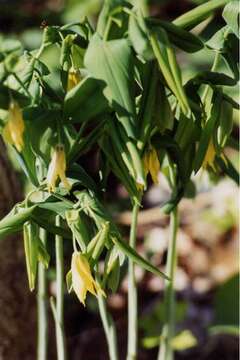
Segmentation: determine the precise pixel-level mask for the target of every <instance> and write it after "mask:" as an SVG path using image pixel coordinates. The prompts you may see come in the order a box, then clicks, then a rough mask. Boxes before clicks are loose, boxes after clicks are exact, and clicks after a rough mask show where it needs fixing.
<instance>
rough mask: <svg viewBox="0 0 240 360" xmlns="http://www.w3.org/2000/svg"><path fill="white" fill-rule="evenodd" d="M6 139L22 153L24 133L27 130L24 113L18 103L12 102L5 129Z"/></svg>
mask: <svg viewBox="0 0 240 360" xmlns="http://www.w3.org/2000/svg"><path fill="white" fill-rule="evenodd" d="M4 129H5V130H4V134H3V136H4V138H5V139H6V141H7V142H9V143H10V144H13V145H15V146H16V148H17V150H18V151H19V152H20V151H22V149H23V147H24V141H23V133H24V129H25V125H24V121H23V117H22V111H21V109H20V107H19V105H18V104H17V103H16V102H11V103H10V106H9V113H8V122H7V124H6V125H5V128H4Z"/></svg>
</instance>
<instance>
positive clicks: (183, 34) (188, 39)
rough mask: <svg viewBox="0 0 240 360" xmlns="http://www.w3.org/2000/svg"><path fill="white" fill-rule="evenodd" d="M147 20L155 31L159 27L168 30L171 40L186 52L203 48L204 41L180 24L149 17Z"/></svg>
mask: <svg viewBox="0 0 240 360" xmlns="http://www.w3.org/2000/svg"><path fill="white" fill-rule="evenodd" d="M147 22H148V23H149V25H151V27H152V29H153V30H155V31H156V30H157V29H158V28H163V29H164V30H165V31H166V32H167V34H168V37H169V40H170V42H171V43H172V44H174V45H175V46H177V47H179V48H180V49H182V50H184V51H186V52H189V53H194V52H196V51H199V50H201V49H202V48H203V43H202V41H201V40H200V38H199V37H197V36H196V35H193V34H191V33H190V32H188V31H186V30H183V29H182V28H181V27H180V26H176V25H174V24H173V23H170V22H168V21H163V20H159V19H154V18H149V19H147Z"/></svg>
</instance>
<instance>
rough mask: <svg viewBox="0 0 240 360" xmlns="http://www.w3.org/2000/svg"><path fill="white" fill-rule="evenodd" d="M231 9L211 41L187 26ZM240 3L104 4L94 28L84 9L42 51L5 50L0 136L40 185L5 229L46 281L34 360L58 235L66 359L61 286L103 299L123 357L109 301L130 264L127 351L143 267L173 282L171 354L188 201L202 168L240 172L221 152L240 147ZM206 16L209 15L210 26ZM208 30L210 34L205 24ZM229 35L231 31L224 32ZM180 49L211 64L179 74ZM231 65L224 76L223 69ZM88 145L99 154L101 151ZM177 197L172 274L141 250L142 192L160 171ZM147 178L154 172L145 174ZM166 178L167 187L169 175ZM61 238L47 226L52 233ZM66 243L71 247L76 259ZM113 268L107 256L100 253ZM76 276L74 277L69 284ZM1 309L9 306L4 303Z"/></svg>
mask: <svg viewBox="0 0 240 360" xmlns="http://www.w3.org/2000/svg"><path fill="white" fill-rule="evenodd" d="M219 9H221V11H222V14H223V19H224V21H225V24H224V27H223V28H222V29H220V30H219V31H218V32H217V33H216V34H214V35H213V36H212V37H211V38H210V39H209V38H208V39H206V38H205V35H204V32H202V29H203V27H204V26H206V25H203V26H202V27H199V28H197V30H196V31H194V32H192V31H191V30H192V29H193V28H194V27H196V25H198V24H200V23H202V21H203V20H205V19H208V18H210V17H212V16H214V13H215V10H219ZM236 11H238V10H237V1H229V0H210V1H208V2H204V3H203V4H202V5H200V6H198V7H196V8H194V9H192V10H191V11H189V12H186V13H185V14H183V15H181V16H180V17H179V18H177V19H175V20H173V21H164V20H162V19H159V18H156V17H151V16H150V13H149V11H148V7H147V6H146V3H145V2H144V1H127V0H125V1H121V0H119V1H115V0H106V1H104V2H103V6H102V10H101V12H100V14H99V17H98V20H97V22H96V24H95V25H94V26H93V25H92V24H91V23H90V22H89V21H88V19H86V18H85V19H84V20H82V21H79V22H76V23H72V24H66V25H64V26H58V25H56V26H46V27H45V28H44V30H43V37H42V43H41V46H40V48H39V49H36V50H34V51H31V52H24V51H23V50H24V49H23V48H22V45H21V43H20V42H18V41H17V40H16V41H14V42H11V46H8V40H7V39H6V40H3V41H2V43H1V47H0V55H1V57H0V65H1V75H0V93H1V96H0V109H1V110H2V111H1V119H0V126H1V134H2V136H3V139H4V141H5V143H6V145H7V146H9V147H11V149H12V151H13V154H14V155H15V157H16V159H17V161H18V162H19V164H20V166H21V167H22V169H23V171H24V173H25V175H26V176H27V178H28V181H29V182H30V183H31V184H32V191H31V192H30V193H29V194H27V196H26V199H25V200H24V201H23V202H21V203H19V204H16V206H15V207H14V208H13V209H12V211H11V212H10V213H9V214H8V215H6V216H5V217H4V218H3V219H2V220H1V221H0V238H4V237H6V236H7V235H9V234H11V233H16V232H19V231H22V230H23V233H24V249H25V255H26V265H27V274H28V279H29V287H30V290H32V291H34V289H35V286H36V284H37V289H38V301H37V306H38V347H37V359H38V360H46V359H48V358H49V357H48V353H47V338H48V337H47V330H48V312H47V303H48V300H49V299H48V293H47V281H48V280H47V276H46V274H47V271H48V270H47V268H48V264H49V261H50V256H49V253H48V246H47V244H48V242H49V241H51V239H53V238H55V252H56V257H55V258H56V297H55V298H53V297H51V299H50V303H51V308H52V312H53V316H54V320H55V326H56V346H57V354H58V359H61V360H64V359H66V358H67V349H66V345H65V343H66V341H65V337H66V335H67V334H65V331H64V291H65V287H66V288H67V289H68V291H69V292H71V291H72V290H73V291H74V293H75V295H76V296H77V297H78V299H79V301H80V303H82V304H83V305H86V306H87V299H88V297H89V296H91V295H94V296H95V297H96V299H97V302H98V305H99V312H100V316H101V318H102V322H103V327H104V331H105V334H106V339H107V344H108V349H109V357H110V358H111V359H112V360H116V359H118V348H117V334H116V329H115V325H114V321H113V319H112V318H111V315H110V313H109V312H108V309H107V297H108V294H109V292H115V291H117V288H118V286H119V281H120V280H119V279H121V277H120V276H119V273H120V272H121V270H122V266H123V265H124V263H125V262H127V263H128V334H127V336H128V346H127V355H126V357H127V359H128V360H133V359H136V358H137V356H138V306H137V305H138V294H137V284H136V278H135V264H138V265H139V266H140V267H142V268H143V269H145V270H146V271H150V272H152V273H153V274H154V275H155V276H160V277H163V278H164V279H165V293H164V300H163V301H164V306H165V323H164V326H163V328H162V332H161V334H160V333H159V339H160V340H159V343H160V344H159V345H160V346H159V355H158V358H159V359H161V360H172V359H173V358H174V353H173V348H172V345H171V344H172V339H173V337H174V336H175V333H176V329H175V320H174V314H175V310H174V277H175V269H176V263H177V251H176V242H177V228H178V222H179V221H178V212H177V208H178V204H179V202H180V201H181V199H182V198H183V197H184V196H189V193H188V189H189V187H193V186H194V184H193V182H192V178H193V176H194V175H195V174H196V173H197V172H199V171H203V170H204V171H208V172H209V173H210V174H212V173H214V175H215V178H216V177H217V176H218V175H219V174H226V175H228V176H230V177H231V178H232V179H233V180H234V181H236V182H238V174H237V172H236V170H235V168H234V166H233V165H232V163H231V161H230V159H229V158H228V157H227V155H226V154H225V152H224V149H225V147H226V146H233V147H234V139H233V138H232V135H231V133H232V127H233V121H232V119H233V111H235V109H237V108H238V104H237V103H236V102H235V100H234V99H233V98H231V97H230V96H229V95H228V93H227V89H229V86H235V85H236V83H237V81H238V70H237V65H236V63H237V62H236V59H235V57H234V56H235V51H234V49H235V48H236V46H237V45H236V43H237V36H238V28H237V20H236V21H235V20H234V19H236V18H235V17H233V16H232V14H233V13H234V12H236ZM204 24H205V23H204ZM200 28H201V30H199V29H200ZM220 32H221V36H220ZM49 47H54V48H56V49H57V52H58V55H59V56H58V59H59V63H58V64H57V68H56V72H55V76H58V80H59V82H58V83H59V85H58V86H56V83H55V80H53V79H54V78H53V77H52V76H51V70H50V68H49V65H48V62H47V61H46V60H44V57H43V54H44V51H45V49H47V48H49ZM176 51H181V52H185V53H188V54H189V57H190V58H191V54H192V53H197V52H201V51H207V52H208V54H210V55H209V56H210V57H211V56H212V58H213V65H212V68H209V69H205V70H204V71H197V70H196V71H195V73H193V74H192V75H191V76H190V77H189V78H188V80H187V81H185V80H183V76H182V71H181V67H180V65H179V63H178V61H177V57H176ZM220 65H221V72H220V71H219V66H220ZM94 149H95V150H96V149H97V152H98V155H99V158H100V159H101V161H99V163H98V170H99V174H101V176H100V177H99V179H95V180H94V179H93V178H92V177H91V176H90V174H88V173H87V171H86V170H85V169H84V168H83V167H82V166H81V158H82V157H83V156H85V155H86V154H88V153H89V152H90V151H93V150H94ZM91 154H92V152H91ZM160 171H161V173H162V174H163V175H164V176H165V177H166V178H167V180H168V183H169V185H170V188H171V197H170V198H169V200H168V201H167V202H166V203H165V204H163V206H162V211H163V212H165V213H166V214H169V215H170V239H169V246H168V255H167V266H166V271H165V273H162V272H161V271H160V270H159V269H158V268H157V267H155V266H153V265H152V264H151V262H149V261H147V260H146V259H145V258H144V257H142V256H141V255H140V254H139V253H138V252H137V250H136V237H137V219H138V213H139V211H140V209H141V207H142V198H143V196H144V193H145V191H146V190H147V189H148V186H149V184H150V182H151V180H152V181H153V182H154V183H155V184H158V179H159V176H158V175H159V172H160ZM110 173H113V174H114V176H115V177H116V178H117V179H118V181H119V183H120V184H121V185H122V186H124V187H125V189H126V191H127V192H128V194H129V198H130V200H131V205H132V225H131V230H130V236H129V243H127V242H126V241H124V240H123V239H122V236H121V232H120V229H119V228H118V227H117V225H116V224H115V223H114V221H113V219H112V216H111V214H109V212H108V204H107V203H106V202H105V201H104V196H103V194H104V192H105V191H107V190H108V187H109V185H108V182H107V178H108V176H109V174H110ZM148 174H150V175H151V177H150V176H148ZM160 185H161V184H160ZM50 235H51V236H50ZM66 242H71V244H72V261H71V268H70V269H66V268H65V264H64V261H63V259H64V251H65V244H66ZM100 257H101V261H103V262H104V269H102V267H100V266H99V259H100ZM65 277H66V281H65ZM3 311H4V309H3Z"/></svg>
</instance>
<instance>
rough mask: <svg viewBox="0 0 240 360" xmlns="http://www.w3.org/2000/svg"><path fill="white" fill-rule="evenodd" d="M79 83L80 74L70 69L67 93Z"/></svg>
mask: <svg viewBox="0 0 240 360" xmlns="http://www.w3.org/2000/svg"><path fill="white" fill-rule="evenodd" d="M80 81H81V76H80V72H79V71H78V70H75V69H73V68H71V69H70V70H69V72H68V82H67V91H70V90H71V89H73V88H74V87H75V86H76V85H77V84H78V83H79V82H80Z"/></svg>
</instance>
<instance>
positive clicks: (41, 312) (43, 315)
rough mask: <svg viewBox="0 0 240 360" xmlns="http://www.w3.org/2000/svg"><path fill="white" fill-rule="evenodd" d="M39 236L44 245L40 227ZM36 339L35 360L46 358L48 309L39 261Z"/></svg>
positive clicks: (43, 233)
mask: <svg viewBox="0 0 240 360" xmlns="http://www.w3.org/2000/svg"><path fill="white" fill-rule="evenodd" d="M39 237H40V239H41V241H42V242H43V244H44V245H46V242H47V232H46V230H44V229H42V228H40V230H39ZM37 308H38V341H37V360H47V358H48V356H47V345H48V341H47V339H48V309H47V279H46V270H45V268H44V265H43V264H42V263H41V262H39V265H38V293H37Z"/></svg>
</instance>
